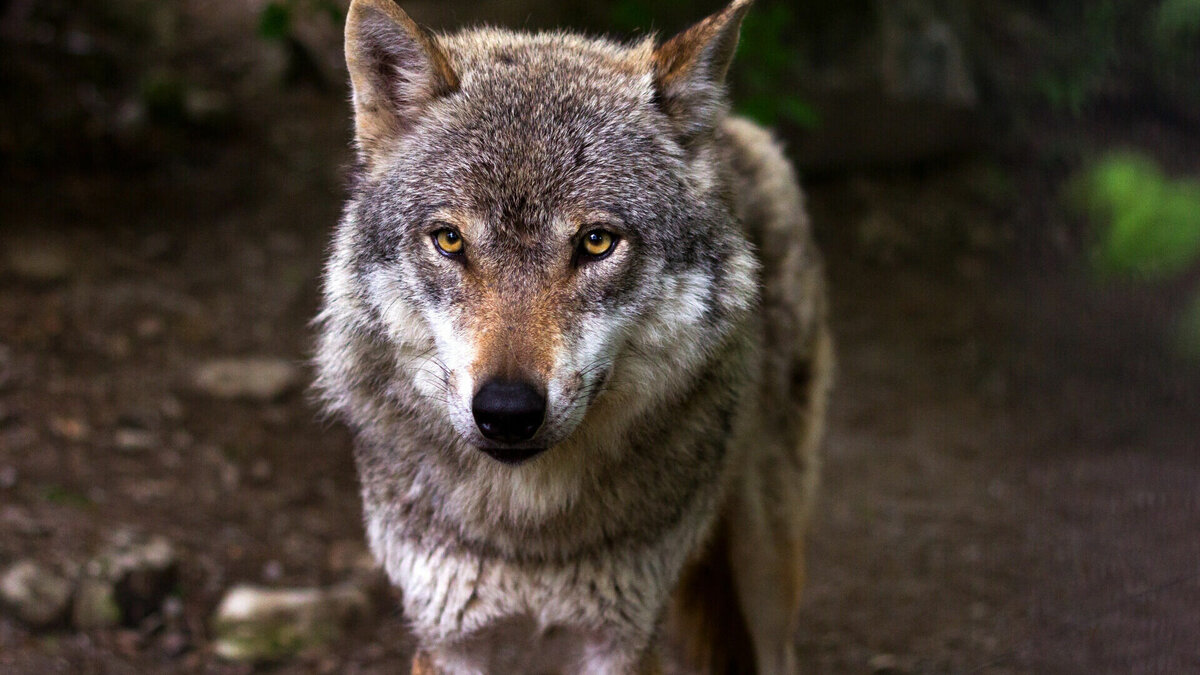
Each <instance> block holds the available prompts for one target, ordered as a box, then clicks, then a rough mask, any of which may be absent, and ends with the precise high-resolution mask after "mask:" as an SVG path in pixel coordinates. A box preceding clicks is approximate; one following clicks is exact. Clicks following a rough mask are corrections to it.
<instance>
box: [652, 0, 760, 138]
mask: <svg viewBox="0 0 1200 675" xmlns="http://www.w3.org/2000/svg"><path fill="white" fill-rule="evenodd" d="M751 3H752V0H734V1H733V2H732V3H730V4H729V6H727V7H726V8H725V9H723V10H721V11H720V12H717V13H716V14H713V15H711V16H709V17H708V18H706V19H704V20H703V21H701V22H699V23H697V24H695V25H693V26H692V27H691V28H688V29H687V30H685V31H683V32H682V33H680V34H678V35H676V36H675V37H673V38H671V39H670V40H667V41H666V42H664V43H663V44H662V45H660V46H659V47H657V48H656V49H655V50H654V60H653V62H654V75H655V84H656V86H657V87H658V95H659V96H658V98H659V101H660V102H661V105H662V108H663V111H664V112H666V113H667V115H668V116H670V117H671V118H672V120H674V121H675V123H676V125H677V126H678V127H679V131H680V133H681V134H682V135H683V136H684V138H687V139H690V138H694V137H696V136H698V135H700V134H703V133H704V132H705V131H708V130H710V129H711V128H712V127H713V126H714V125H715V124H716V123H717V121H718V120H719V119H720V116H721V114H722V113H723V112H724V110H725V75H726V74H727V73H728V72H729V64H730V63H732V62H733V55H734V52H735V51H736V50H737V44H738V33H739V31H740V30H741V25H742V18H743V17H744V16H745V15H746V11H747V10H749V9H750V5H751Z"/></svg>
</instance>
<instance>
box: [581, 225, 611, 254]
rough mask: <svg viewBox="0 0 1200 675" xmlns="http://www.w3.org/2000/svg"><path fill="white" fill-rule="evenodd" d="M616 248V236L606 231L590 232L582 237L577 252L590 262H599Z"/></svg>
mask: <svg viewBox="0 0 1200 675" xmlns="http://www.w3.org/2000/svg"><path fill="white" fill-rule="evenodd" d="M616 246H617V235H615V234H613V233H612V232H609V231H608V230H592V231H590V232H588V233H587V234H585V235H583V241H581V242H579V252H580V253H581V254H583V255H584V256H586V257H587V258H589V259H592V260H599V259H601V258H604V257H606V256H607V255H608V254H609V253H612V251H613V249H614V248H616Z"/></svg>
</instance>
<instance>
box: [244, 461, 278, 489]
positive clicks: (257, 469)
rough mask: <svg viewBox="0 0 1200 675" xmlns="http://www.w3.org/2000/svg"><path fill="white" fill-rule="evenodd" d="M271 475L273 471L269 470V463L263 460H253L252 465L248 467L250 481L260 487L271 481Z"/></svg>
mask: <svg viewBox="0 0 1200 675" xmlns="http://www.w3.org/2000/svg"><path fill="white" fill-rule="evenodd" d="M272 473H273V470H272V468H271V463H270V462H268V461H267V460H265V459H259V460H255V461H254V463H253V464H251V465H250V480H251V482H253V483H257V484H258V485H262V484H264V483H266V482H267V481H269V480H271V474H272Z"/></svg>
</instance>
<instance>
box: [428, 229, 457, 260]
mask: <svg viewBox="0 0 1200 675" xmlns="http://www.w3.org/2000/svg"><path fill="white" fill-rule="evenodd" d="M433 245H434V246H436V247H437V250H438V252H439V253H441V254H442V255H449V256H453V255H458V254H460V253H462V251H463V240H462V235H461V234H459V233H458V232H457V231H455V230H450V229H444V230H438V231H437V232H434V233H433Z"/></svg>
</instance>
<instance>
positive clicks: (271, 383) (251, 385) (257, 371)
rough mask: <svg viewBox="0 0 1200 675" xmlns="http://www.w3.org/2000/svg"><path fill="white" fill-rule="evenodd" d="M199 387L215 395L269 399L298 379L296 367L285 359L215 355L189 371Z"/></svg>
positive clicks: (255, 399) (285, 390)
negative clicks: (210, 359)
mask: <svg viewBox="0 0 1200 675" xmlns="http://www.w3.org/2000/svg"><path fill="white" fill-rule="evenodd" d="M192 379H193V383H194V385H195V387H196V389H198V390H199V391H201V392H202V393H205V394H208V395H209V396H213V397H216V398H225V399H250V400H254V401H272V400H274V399H276V398H279V397H280V396H282V395H283V394H285V393H287V392H288V391H289V390H291V389H292V388H293V387H295V386H296V385H297V384H298V383H299V381H300V369H299V368H297V367H296V366H295V365H294V364H293V363H292V362H290V361H287V360H285V359H277V358H270V357H250V358H241V359H216V360H213V361H209V362H207V363H204V364H202V365H200V366H199V367H198V368H196V370H195V371H194V373H193V378H192Z"/></svg>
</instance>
